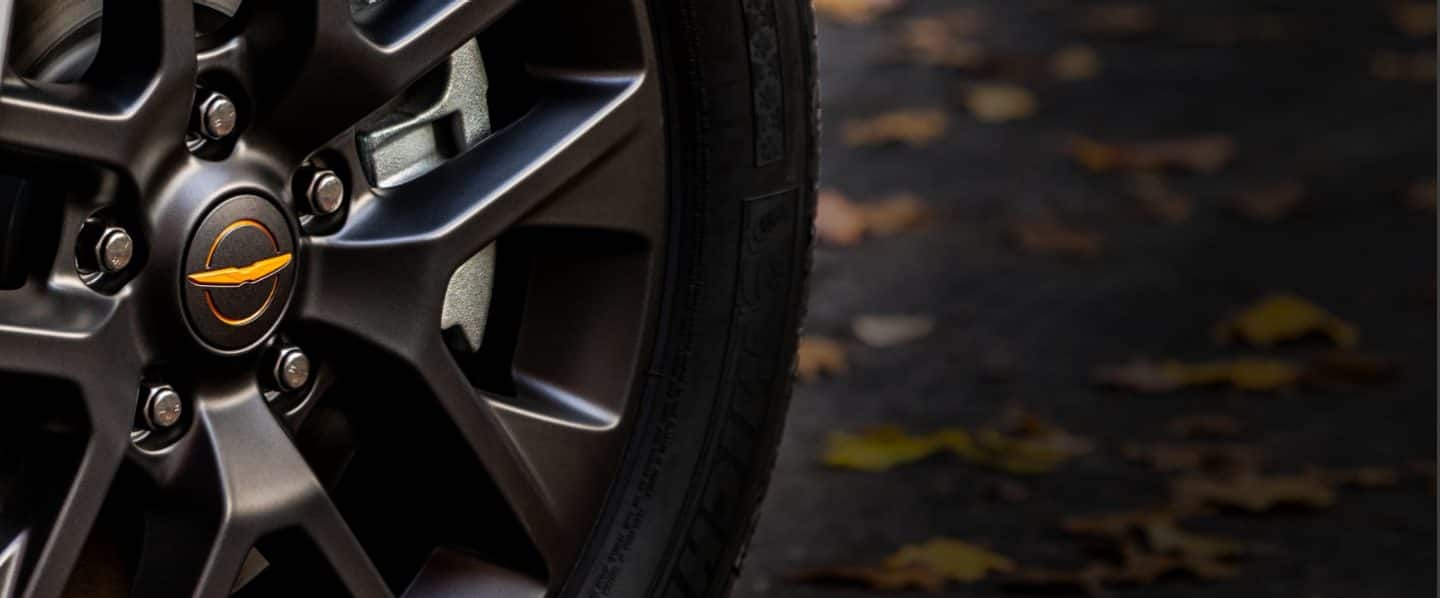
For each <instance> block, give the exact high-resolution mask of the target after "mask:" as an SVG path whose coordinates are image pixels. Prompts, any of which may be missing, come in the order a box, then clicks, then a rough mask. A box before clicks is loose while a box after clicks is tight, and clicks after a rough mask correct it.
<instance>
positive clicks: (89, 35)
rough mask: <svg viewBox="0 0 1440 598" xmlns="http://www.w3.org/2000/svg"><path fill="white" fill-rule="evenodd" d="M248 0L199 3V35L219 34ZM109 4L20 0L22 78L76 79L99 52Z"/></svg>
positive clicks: (17, 49)
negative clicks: (223, 26)
mask: <svg viewBox="0 0 1440 598" xmlns="http://www.w3.org/2000/svg"><path fill="white" fill-rule="evenodd" d="M242 1H243V0H195V8H196V10H195V24H196V33H197V35H199V34H203V33H204V32H209V31H214V30H215V29H217V28H219V26H220V25H223V24H224V23H225V22H226V21H228V20H229V19H230V18H231V17H233V16H235V12H236V11H237V10H239V9H240V3H241V2H242ZM103 5H104V0H19V1H18V2H16V3H15V18H14V21H13V22H14V23H15V25H14V27H15V30H14V31H12V32H11V38H10V44H11V46H10V56H9V60H10V66H11V68H14V69H15V72H16V73H19V74H20V75H21V76H23V77H27V78H30V79H36V80H40V81H50V82H57V83H63V82H69V81H75V80H77V79H79V78H80V76H81V75H83V74H85V70H86V69H88V68H90V63H91V62H93V61H94V60H95V54H96V52H98V51H99V49H100V34H101V26H102V21H103V19H102V16H103V15H102V13H103V12H104V11H103Z"/></svg>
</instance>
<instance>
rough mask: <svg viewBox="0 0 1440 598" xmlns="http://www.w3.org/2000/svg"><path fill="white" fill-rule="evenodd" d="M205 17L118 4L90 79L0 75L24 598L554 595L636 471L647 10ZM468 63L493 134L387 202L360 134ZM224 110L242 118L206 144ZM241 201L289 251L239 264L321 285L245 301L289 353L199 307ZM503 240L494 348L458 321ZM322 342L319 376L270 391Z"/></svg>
mask: <svg viewBox="0 0 1440 598" xmlns="http://www.w3.org/2000/svg"><path fill="white" fill-rule="evenodd" d="M12 1H13V0H0V31H8V30H11V29H12V28H13V27H12V24H11V23H10V22H9V21H10V20H11V19H10V15H11V13H12ZM357 6H358V8H357ZM197 10H199V9H197V8H196V7H195V6H194V5H193V4H192V2H191V0H104V17H103V19H104V20H103V26H101V27H100V30H101V33H100V34H99V35H100V37H99V40H100V41H99V50H98V53H97V54H96V55H95V58H94V61H93V64H91V65H90V66H89V68H88V69H87V70H85V72H84V75H83V76H81V77H79V78H78V80H75V81H72V82H65V83H57V82H45V81H40V80H35V79H27V78H24V77H22V76H20V75H19V74H17V73H16V71H15V70H14V69H13V68H10V67H9V66H7V67H6V71H5V77H4V81H3V88H0V175H3V176H0V179H3V180H0V183H3V184H0V188H6V189H10V188H13V190H15V194H14V197H12V198H11V199H10V200H5V199H0V235H6V233H7V231H8V233H9V234H8V235H7V236H6V237H0V280H3V279H5V278H6V277H7V276H9V277H10V278H11V279H12V282H14V284H9V285H4V284H0V288H5V289H7V290H0V397H3V400H4V402H5V403H6V405H7V408H8V413H7V415H6V416H4V417H3V418H0V598H6V597H8V596H12V595H13V596H25V597H49V596H62V595H87V596H106V595H136V596H171V595H195V596H227V595H256V596H262V595H286V594H290V595H296V594H294V592H296V591H301V590H304V591H306V592H308V593H307V594H305V595H316V594H329V593H335V594H352V595H357V596H389V595H407V596H440V595H457V596H458V595H467V596H471V595H535V594H538V593H541V592H544V591H550V592H556V591H558V590H559V589H560V588H561V587H562V586H563V585H564V583H565V581H566V579H565V578H566V576H567V575H568V574H569V572H570V570H571V568H572V566H573V565H574V563H575V559H576V557H577V555H578V554H579V552H580V550H581V549H582V547H583V544H584V542H585V540H586V539H587V537H588V536H589V534H590V530H591V527H592V526H593V525H594V522H595V520H596V519H597V517H598V514H599V510H600V508H601V504H602V502H603V500H604V498H605V496H606V493H607V490H608V488H609V485H610V483H611V481H612V480H613V479H614V478H615V476H616V474H617V471H618V468H619V462H620V459H621V454H622V452H623V446H624V444H625V441H626V437H627V431H628V429H629V423H630V422H629V418H627V414H629V413H630V412H631V411H633V409H632V407H634V405H633V401H632V400H631V397H632V396H633V395H635V394H637V393H635V392H634V390H635V389H636V388H637V387H638V385H639V384H640V383H641V382H642V381H643V371H644V368H645V366H646V365H647V364H646V363H645V360H646V359H648V354H649V353H648V351H649V348H650V343H651V339H650V335H651V334H652V332H653V329H654V321H655V319H656V318H655V316H656V313H655V312H656V311H657V309H658V308H657V304H658V300H657V295H658V293H657V292H656V289H657V288H658V285H659V281H660V278H661V272H662V269H663V262H664V259H665V255H664V254H665V247H666V239H665V235H666V231H667V226H666V224H667V218H668V216H667V208H666V206H667V201H666V195H665V162H664V131H663V123H662V121H661V108H660V106H661V102H660V98H659V94H660V92H659V83H658V81H657V78H656V73H655V62H656V61H655V58H654V55H653V49H652V47H651V40H650V31H649V26H648V23H647V19H646V15H645V9H644V6H643V3H641V2H639V1H632V0H524V1H521V0H412V1H406V2H398V3H390V4H382V5H380V6H378V7H374V8H369V7H366V6H365V3H363V2H360V3H356V2H352V0H314V1H305V2H297V1H295V0H245V1H244V3H243V4H242V5H241V7H240V9H239V12H238V13H237V14H235V15H234V16H233V18H231V19H229V20H228V21H227V22H225V23H223V24H222V25H220V26H218V27H216V28H214V30H213V31H211V30H209V29H210V28H209V27H206V28H205V30H204V31H201V34H200V35H197V26H196V11H197ZM13 26H14V27H19V26H21V24H19V23H15V24H13ZM476 39H478V40H479V44H480V48H481V50H482V52H483V55H484V57H485V59H486V62H487V64H486V68H487V70H489V71H490V74H491V78H490V95H491V112H492V117H493V119H494V124H495V126H494V132H493V133H492V134H490V136H488V137H487V138H485V139H484V140H483V141H482V142H480V144H479V145H476V146H475V147H473V148H471V149H469V150H468V151H464V152H463V153H458V155H456V156H454V157H453V158H451V159H449V160H448V161H447V162H445V163H444V164H443V165H441V166H440V167H439V168H438V169H436V170H434V171H431V172H429V173H428V174H425V175H423V176H421V177H420V178H418V179H415V180H413V181H411V182H408V183H405V184H403V185H399V186H396V187H391V188H385V189H377V188H374V187H373V186H372V185H371V184H370V182H369V181H368V180H367V178H366V175H365V172H364V169H363V168H362V167H361V165H360V162H359V160H360V157H359V155H358V150H357V148H356V127H357V126H358V124H359V123H361V122H362V121H364V120H365V119H366V118H367V117H370V116H372V115H374V114H377V113H380V112H382V111H384V110H390V109H394V107H395V106H396V105H397V102H398V101H399V100H398V98H400V97H401V96H402V95H404V94H405V93H406V92H407V90H408V89H410V88H411V87H412V84H414V85H419V84H420V83H417V81H422V78H423V77H424V76H425V75H427V73H430V72H432V70H433V69H435V68H437V65H441V64H442V63H444V61H445V60H446V58H447V57H448V56H449V55H450V54H451V52H452V51H454V50H455V49H456V48H458V47H460V46H461V45H462V44H466V43H468V42H469V41H471V40H476ZM4 54H5V53H4V47H3V45H0V58H3V57H4ZM5 64H7V65H9V64H10V63H9V62H6V63H5ZM201 90H209V91H218V92H222V93H223V94H224V95H225V96H227V97H228V98H229V99H231V100H232V101H233V104H234V106H235V109H236V114H237V118H236V120H235V123H234V124H235V131H234V132H233V133H231V134H230V135H228V136H224V137H223V138H222V139H220V140H217V141H213V142H209V143H203V144H198V145H197V144H196V143H195V142H194V141H195V139H194V136H195V135H194V134H195V131H196V129H197V127H198V126H200V125H199V124H197V122H196V121H195V117H194V114H195V113H196V103H197V102H201V101H204V100H203V97H204V95H205V93H206V92H205V91H201ZM187 135H190V137H191V139H190V143H188V144H187ZM317 169H326V170H330V171H333V172H335V173H337V174H338V175H339V176H340V177H341V179H342V180H343V181H344V182H345V187H346V189H347V190H348V196H347V199H346V202H345V204H344V205H343V206H342V207H341V208H340V209H338V210H336V211H335V212H334V213H331V214H322V213H317V212H315V211H314V210H313V209H311V208H308V207H307V203H306V199H305V181H307V180H308V178H307V177H309V176H310V175H311V173H313V172H315V171H316V170H317ZM237 197H246V198H248V199H246V200H245V202H248V203H247V204H246V205H252V204H253V205H252V207H253V208H254V209H256V210H260V211H263V212H265V213H266V214H268V215H267V216H265V217H264V218H260V220H264V223H263V224H264V226H263V227H261V228H263V231H262V232H264V233H265V234H266V235H269V236H270V238H269V240H268V241H255V240H254V239H262V240H263V239H264V237H253V238H251V240H249V241H246V244H245V245H243V246H237V247H241V249H236V250H234V252H237V253H245V252H249V253H245V255H244V256H241V257H243V258H244V259H241V258H236V259H240V260H241V261H237V262H234V263H227V264H224V265H226V266H232V267H233V266H242V265H244V263H248V262H249V261H252V260H254V259H259V258H268V257H271V256H272V255H282V254H289V253H291V252H287V251H286V248H290V247H293V262H289V263H287V264H286V265H285V266H284V268H285V269H283V270H275V269H274V268H272V272H271V274H268V276H277V277H279V276H284V277H288V278H284V279H281V278H260V277H258V276H257V277H255V280H248V279H247V280H246V281H245V283H244V284H246V285H251V284H252V283H253V284H254V285H255V286H248V287H245V288H246V290H245V291H244V292H246V293H250V295H245V296H238V295H237V296H238V297H240V298H238V299H234V300H233V301H232V303H237V302H238V303H245V302H247V301H248V302H249V303H246V304H245V305H244V306H242V307H243V309H242V308H234V309H238V310H239V311H240V312H248V311H253V310H259V311H257V312H256V313H257V314H263V317H261V316H256V317H255V318H254V321H255V325H256V326H260V327H261V328H256V329H252V330H247V331H246V333H245V334H240V335H237V336H235V337H234V338H231V337H224V338H226V339H228V340H225V341H223V342H217V341H216V339H217V338H220V336H216V335H211V334H207V333H206V332H205V330H204V327H202V326H197V325H196V324H195V323H194V319H195V318H196V317H200V316H195V315H193V314H194V313H197V312H196V311H195V309H196V308H195V307H194V305H195V304H194V303H187V301H193V300H194V298H195V297H203V296H204V293H203V292H201V291H195V290H194V289H191V288H190V287H187V286H186V285H187V282H186V281H187V276H189V275H192V274H195V270H196V268H197V267H209V266H218V265H221V264H218V262H217V263H213V264H212V263H210V262H205V261H204V260H201V262H203V263H202V265H201V266H196V265H195V264H196V263H198V262H196V261H195V259H196V258H195V255H196V254H195V253H194V252H195V251H196V249H195V248H196V247H197V246H198V245H200V244H206V243H211V242H212V238H211V237H213V236H214V235H215V234H217V233H214V232H213V229H215V228H217V226H218V225H216V224H215V223H214V222H211V223H206V219H207V218H209V217H210V216H212V215H213V214H215V213H218V211H220V210H222V208H219V207H217V206H222V204H225V203H226V202H227V201H230V200H233V199H234V198H237ZM6 201H9V202H10V204H9V205H10V208H7V207H6V205H7V204H6V203H5V202H6ZM7 209H8V211H7ZM223 209H225V210H229V209H231V208H223ZM247 209H248V208H247ZM227 214H228V213H227ZM224 217H225V218H230V216H228V215H226V216H224ZM216 218H219V217H216ZM245 218H247V216H245V215H244V214H240V215H237V216H235V217H234V218H233V219H234V220H235V221H239V220H242V219H245ZM257 218H258V217H257ZM211 220H212V221H213V220H214V218H212V219H211ZM15 223H20V224H23V226H20V225H17V224H15ZM221 224H223V223H221ZM7 227H8V228H7ZM261 228H256V230H261ZM115 229H123V230H125V231H127V232H128V234H129V235H130V238H131V240H132V243H133V257H131V259H130V260H129V263H128V265H126V266H124V267H123V268H120V269H118V271H113V272H112V271H108V270H106V269H105V268H104V267H103V265H101V264H97V263H96V259H97V258H96V257H94V255H93V253H92V249H91V248H92V247H94V243H95V237H96V235H101V234H107V232H108V231H112V230H115ZM202 230H203V231H210V232H200V231H202ZM252 232H253V231H252ZM22 233H23V234H22ZM247 234H250V233H247ZM237 238H238V237H237ZM21 240H23V243H22V242H20V241H21ZM214 243H216V244H217V245H216V247H219V245H218V244H219V241H214ZM286 243H291V244H290V245H287V244H286ZM492 244H493V245H494V246H495V247H497V251H496V254H495V255H497V256H498V257H497V258H496V259H497V263H496V266H495V272H494V290H493V293H494V299H493V300H491V304H490V308H489V311H488V317H489V320H488V324H487V326H486V329H485V334H484V343H483V345H482V346H481V347H480V349H479V350H478V351H475V350H470V349H466V348H463V347H461V346H460V345H462V344H463V343H456V342H454V339H449V338H448V337H447V335H446V333H444V332H443V331H442V330H441V327H440V321H441V310H442V303H443V302H444V300H445V295H446V289H447V283H448V281H449V279H450V278H451V276H452V275H453V274H454V272H455V271H456V268H457V267H458V266H460V265H461V264H462V263H463V262H465V261H466V260H467V259H468V258H470V256H472V255H475V254H476V253H477V252H479V251H481V250H482V249H483V248H486V247H488V246H492ZM256 247H258V248H259V249H254V248H256ZM242 250H243V251H242ZM209 251H210V253H214V254H215V255H216V256H218V255H220V253H224V252H225V251H230V250H228V249H225V248H224V247H220V248H219V249H216V248H214V247H212V248H211V249H210V250H209ZM256 251H259V252H261V253H259V254H256V253H255V252H256ZM217 252H219V253H217ZM17 256H18V257H17ZM210 257H212V258H214V259H218V258H217V257H215V256H210ZM99 259H102V260H103V259H106V258H103V257H102V258H99ZM214 259H212V261H214ZM16 272H18V273H19V274H18V275H16V274H15V273H16ZM274 272H280V273H279V274H275V273H274ZM7 273H8V274H7ZM280 280H285V281H287V282H285V286H286V287H293V288H285V289H284V290H283V291H275V293H276V294H275V296H274V297H273V298H271V295H269V294H266V293H265V292H259V294H256V293H257V292H258V291H256V289H262V288H263V289H267V292H269V291H268V289H270V288H271V287H268V286H265V287H262V286H259V285H269V284H272V283H273V284H274V287H273V288H275V289H279V288H280V286H281V285H280V282H278V281H280ZM214 288H216V289H219V288H222V287H221V286H217V287H214ZM216 292H217V293H218V292H220V291H216ZM250 297H263V298H265V301H263V302H258V301H256V300H252V299H251V298H250ZM187 298H188V299H187ZM238 303H237V304H238ZM257 306H259V307H257ZM224 309H227V310H229V309H232V308H231V307H224ZM202 315H203V314H202ZM241 320H243V318H239V319H237V321H241ZM243 325H249V324H242V326H243ZM217 334H220V333H217ZM222 336H223V335H222ZM302 348H303V350H304V354H305V356H306V357H307V358H308V360H307V361H306V362H305V363H304V365H305V367H306V371H307V372H309V373H310V374H311V375H309V376H308V377H303V378H300V380H301V383H300V384H299V386H298V388H290V387H287V386H286V385H285V384H284V383H283V382H281V383H277V381H276V378H277V375H276V374H275V372H276V368H277V365H276V364H277V359H281V360H284V359H286V358H287V357H293V355H294V352H295V351H298V350H299V349H302ZM285 363H291V364H292V365H293V362H285ZM160 388H164V389H167V390H173V392H174V395H176V396H178V397H179V405H180V407H179V409H178V410H177V412H178V414H179V415H178V418H177V419H176V421H175V423H173V424H169V425H168V426H161V425H159V424H156V423H155V421H156V420H155V418H156V417H161V415H160V414H159V413H160V412H159V411H151V410H150V408H149V407H148V406H147V405H148V403H147V402H152V401H155V400H156V399H155V396H156V395H155V392H156V389H160ZM166 400H170V399H169V398H167V399H166ZM167 413H168V414H173V413H176V412H167ZM257 554H258V555H259V557H260V558H259V559H258V560H257V559H256V555H257ZM257 563H263V564H257Z"/></svg>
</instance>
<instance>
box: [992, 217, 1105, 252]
mask: <svg viewBox="0 0 1440 598" xmlns="http://www.w3.org/2000/svg"><path fill="white" fill-rule="evenodd" d="M1011 235H1012V236H1013V237H1014V239H1015V243H1016V244H1017V245H1018V246H1019V247H1020V250H1021V251H1023V252H1025V253H1028V254H1031V255H1052V256H1062V257H1075V258H1087V259H1088V258H1096V257H1099V256H1100V253H1101V252H1102V251H1104V247H1105V237H1104V236H1102V235H1101V234H1100V233H1099V232H1098V231H1094V230H1090V229H1085V228H1077V227H1072V226H1067V225H1064V224H1061V223H1059V222H1056V221H1054V220H1049V219H1042V220H1032V221H1028V222H1021V223H1018V224H1016V225H1014V226H1013V227H1012V228H1011Z"/></svg>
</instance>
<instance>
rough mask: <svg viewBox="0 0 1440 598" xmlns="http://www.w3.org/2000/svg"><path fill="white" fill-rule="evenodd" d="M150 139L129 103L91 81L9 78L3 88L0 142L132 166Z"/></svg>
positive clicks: (115, 164) (1, 93)
mask: <svg viewBox="0 0 1440 598" xmlns="http://www.w3.org/2000/svg"><path fill="white" fill-rule="evenodd" d="M181 132H182V133H183V130H182V131H181ZM147 139H148V138H147V136H146V135H145V134H144V131H143V130H142V129H141V128H140V127H138V126H136V124H135V118H134V114H133V113H132V112H131V111H130V110H129V109H128V108H127V107H126V106H123V105H117V104H116V103H115V101H114V100H113V99H111V98H109V97H107V96H104V95H102V94H101V93H100V92H98V91H97V90H96V89H94V88H93V87H90V86H88V85H84V84H75V85H58V84H45V83H38V82H23V81H19V80H7V81H5V83H4V87H3V89H0V144H3V145H7V146H11V147H16V148H20V149H25V150H30V151H35V152H40V153H45V154H51V155H57V156H60V157H64V158H71V159H75V160H84V161H89V162H98V163H101V164H106V165H111V166H124V167H128V166H129V164H130V160H131V158H132V156H134V155H135V154H137V153H140V152H141V151H142V148H143V147H144V146H145V142H146V141H147Z"/></svg>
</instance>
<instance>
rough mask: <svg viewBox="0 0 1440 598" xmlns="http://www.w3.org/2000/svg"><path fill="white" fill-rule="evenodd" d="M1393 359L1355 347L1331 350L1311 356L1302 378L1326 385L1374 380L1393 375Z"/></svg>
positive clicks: (1316, 385)
mask: <svg viewBox="0 0 1440 598" xmlns="http://www.w3.org/2000/svg"><path fill="white" fill-rule="evenodd" d="M1398 369H1399V368H1397V367H1396V366H1395V364H1394V362H1391V361H1390V360H1387V359H1382V358H1380V357H1374V356H1371V355H1365V354H1362V353H1357V352H1354V351H1343V350H1342V351H1330V352H1327V353H1323V354H1321V355H1317V356H1315V357H1313V358H1311V359H1310V363H1309V365H1307V366H1306V368H1305V375H1304V380H1305V383H1306V384H1309V385H1311V386H1315V387H1320V388H1327V387H1341V386H1354V385H1365V384H1377V383H1381V382H1387V381H1389V380H1391V379H1393V378H1394V377H1395V374H1396V372H1397V371H1398Z"/></svg>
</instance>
